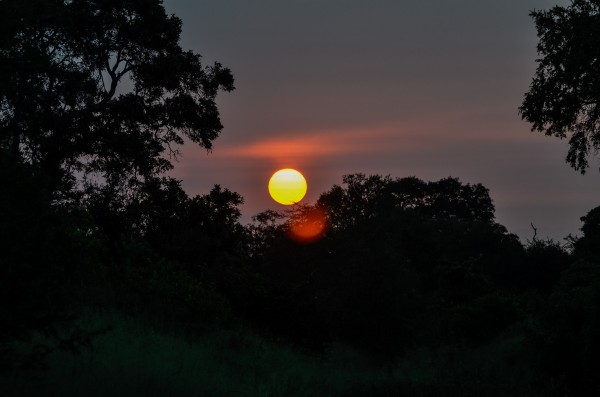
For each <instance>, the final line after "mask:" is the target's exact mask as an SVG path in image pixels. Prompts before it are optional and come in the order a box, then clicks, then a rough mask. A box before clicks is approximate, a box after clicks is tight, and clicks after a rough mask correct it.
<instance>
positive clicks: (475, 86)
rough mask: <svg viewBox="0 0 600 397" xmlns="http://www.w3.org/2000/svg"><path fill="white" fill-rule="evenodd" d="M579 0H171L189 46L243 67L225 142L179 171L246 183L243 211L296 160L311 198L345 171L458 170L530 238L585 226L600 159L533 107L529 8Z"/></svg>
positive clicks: (189, 179) (223, 104)
mask: <svg viewBox="0 0 600 397" xmlns="http://www.w3.org/2000/svg"><path fill="white" fill-rule="evenodd" d="M568 3H569V2H568V0H502V1H497V0H453V1H447V0H422V1H416V0H411V1H407V0H395V1H392V0H379V1H377V0H370V1H368V0H345V1H342V0H320V1H319V0H285V1H284V0H264V1H263V0H254V1H250V0H164V5H165V8H166V10H167V12H168V13H173V14H175V15H177V16H179V17H180V18H181V19H182V21H183V32H182V37H181V45H182V47H183V48H184V49H191V50H193V51H194V52H196V53H199V54H201V55H202V56H203V61H204V63H205V64H207V65H208V64H212V63H213V62H215V61H218V62H220V63H221V64H223V65H224V66H226V67H228V68H230V69H231V70H232V73H233V75H234V77H235V86H236V90H235V91H233V92H231V93H221V94H220V96H219V98H218V105H219V109H220V112H221V121H222V123H223V125H224V128H223V130H222V133H221V136H220V137H219V138H217V140H215V141H214V147H213V150H212V151H211V152H210V153H207V151H206V150H205V149H202V148H199V147H194V146H193V145H192V144H186V145H184V146H183V147H182V152H183V156H182V157H181V158H180V159H179V161H178V162H177V163H175V169H174V170H173V171H172V175H173V176H175V177H176V178H179V179H181V180H182V185H183V187H184V189H185V190H186V191H187V193H188V194H190V195H196V194H205V193H208V191H209V190H210V189H211V188H212V186H213V185H215V184H219V185H221V186H222V187H224V188H228V189H229V190H232V191H235V192H237V193H239V194H241V195H242V196H243V197H244V201H245V203H244V204H243V206H242V207H241V210H242V214H243V215H242V219H241V220H242V222H243V223H247V222H250V220H251V217H252V216H253V215H256V214H257V213H259V212H261V211H264V210H266V209H275V210H281V209H283V206H281V205H279V204H277V203H275V202H274V201H273V200H272V199H271V198H270V197H269V194H268V190H267V184H268V181H269V178H270V176H271V175H272V174H273V173H274V172H275V171H276V170H278V169H280V168H288V167H289V168H295V169H298V170H299V171H301V172H302V173H303V174H304V175H305V177H306V179H307V182H308V193H307V195H306V197H305V199H304V200H303V202H306V203H314V202H315V201H316V200H317V199H318V197H319V195H320V194H321V193H323V192H325V191H327V190H329V189H331V187H332V186H333V185H335V184H338V185H339V184H341V183H342V176H343V175H345V174H351V173H357V172H361V173H364V174H367V175H369V174H381V175H390V176H391V177H394V178H395V177H400V178H402V177H407V176H416V177H418V178H420V179H422V180H425V181H435V180H439V179H441V178H445V177H449V176H451V177H457V178H459V179H460V181H461V182H463V183H471V184H473V183H481V184H483V185H484V186H485V187H487V188H488V189H489V190H490V196H491V197H492V199H493V201H494V205H495V207H496V220H497V222H499V223H501V224H503V225H504V226H506V227H507V229H508V231H509V232H511V233H515V234H517V235H518V236H519V237H520V238H521V240H522V241H524V242H525V241H526V240H527V239H531V238H532V237H533V229H532V227H531V224H533V225H534V226H535V227H536V229H537V237H538V238H546V237H549V238H553V239H556V240H562V239H563V238H564V237H566V236H567V235H568V234H573V235H576V234H579V228H580V227H581V221H580V219H579V218H580V217H581V216H583V215H585V214H586V213H587V212H588V211H589V210H591V209H592V208H594V207H596V206H598V205H600V169H599V166H600V162H599V161H598V160H596V159H594V160H593V161H591V162H590V165H591V167H590V169H589V170H588V172H587V173H586V174H585V175H583V176H582V175H581V174H580V173H579V172H577V171H574V170H573V169H572V168H570V166H569V165H568V164H567V163H566V162H565V157H566V154H567V150H568V143H567V141H566V140H560V139H558V138H552V137H546V136H544V135H543V134H542V133H539V132H531V131H530V126H529V124H527V123H526V122H524V121H522V120H521V117H520V116H519V113H518V107H519V106H520V104H521V102H522V99H523V95H524V93H525V92H526V91H527V90H528V87H529V84H530V82H531V78H532V76H533V74H534V71H535V67H536V64H535V59H536V58H537V53H536V44H537V36H536V31H535V27H534V24H533V20H532V19H531V18H530V17H529V11H530V10H533V9H536V10H539V9H548V8H550V7H552V6H554V5H566V4H568Z"/></svg>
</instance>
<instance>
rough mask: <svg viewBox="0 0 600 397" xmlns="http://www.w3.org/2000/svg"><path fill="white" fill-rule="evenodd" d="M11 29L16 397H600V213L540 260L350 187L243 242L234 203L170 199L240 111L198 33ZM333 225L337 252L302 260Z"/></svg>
mask: <svg viewBox="0 0 600 397" xmlns="http://www.w3.org/2000/svg"><path fill="white" fill-rule="evenodd" d="M575 3H576V4H580V3H581V4H583V3H586V2H577V1H576V2H575ZM590 7H597V5H596V2H590ZM40 10H44V12H42V11H40ZM594 10H596V9H595V8H594ZM558 11H560V10H555V11H554V12H558ZM596 11H597V10H596ZM536 15H537V17H539V18H541V16H546V15H547V14H534V16H536ZM594 15H596V14H594ZM0 18H2V20H1V23H0V27H1V29H2V32H1V35H0V40H1V43H0V44H1V48H0V68H1V70H0V72H1V73H0V75H1V76H2V78H1V79H0V81H1V85H0V106H1V107H0V149H1V150H0V186H1V190H0V302H1V304H0V388H1V389H0V393H1V394H2V395H27V394H39V395H53V394H54V395H87V394H90V393H91V392H92V391H93V393H96V394H97V395H108V394H110V395H121V394H122V395H136V394H142V393H143V394H157V395H297V396H303V395H344V396H352V395H357V396H359V395H360V396H364V395H371V396H377V395H381V396H387V395H414V396H439V395H444V396H476V395H477V396H479V395H482V396H507V395H512V396H565V395H572V396H588V395H595V394H596V392H597V391H598V390H600V378H598V377H597V376H596V375H597V374H596V371H597V368H600V358H599V357H600V342H599V340H598V335H600V207H598V208H595V209H592V210H591V211H589V212H588V214H586V215H585V216H584V217H582V218H581V220H582V223H583V224H582V228H581V232H582V235H581V237H577V238H573V237H570V238H568V239H567V240H566V243H565V244H561V243H559V242H556V241H552V240H544V239H539V238H537V237H533V238H532V239H531V240H529V241H527V242H526V243H525V244H522V243H521V242H520V241H519V240H518V238H517V237H516V236H515V235H513V234H510V233H509V232H508V231H507V230H506V228H505V227H503V226H502V225H500V224H498V223H497V222H496V221H495V217H494V206H493V203H492V200H491V198H490V196H489V193H488V190H487V189H486V188H485V187H483V186H482V185H480V184H475V185H472V184H465V183H461V182H460V181H459V180H458V179H456V178H446V179H442V180H439V181H436V182H424V181H422V180H420V179H418V178H416V177H406V178H391V177H387V176H386V177H384V176H379V175H372V176H366V175H362V174H355V175H347V176H345V177H344V179H343V184H342V185H341V186H333V187H332V188H331V189H330V190H329V191H327V192H325V193H323V194H322V195H321V197H320V198H319V200H318V201H317V202H316V203H315V204H313V205H304V206H297V207H295V208H292V210H290V211H289V212H287V213H278V212H274V211H267V212H264V213H261V214H258V215H257V216H256V217H255V221H254V223H253V224H251V225H241V224H240V222H239V219H240V212H239V209H238V207H239V205H240V204H241V203H242V198H241V197H240V196H239V195H238V194H236V193H234V192H231V191H229V190H228V189H224V188H222V187H220V186H215V187H214V188H213V189H212V190H211V191H210V192H208V193H207V194H205V195H200V196H195V197H189V196H188V195H187V194H186V193H185V192H184V191H183V190H182V188H181V186H180V182H179V181H177V180H174V179H169V178H165V177H163V176H162V174H163V171H164V170H166V169H168V168H169V167H170V162H169V160H168V158H169V157H168V156H169V155H171V156H176V155H177V149H176V147H175V146H174V145H177V144H180V143H182V142H183V136H187V138H188V139H189V140H191V141H193V142H196V143H198V144H200V145H203V146H204V147H206V148H207V149H209V148H210V147H211V142H212V140H213V139H215V138H216V137H217V135H218V133H219V132H220V130H221V124H220V122H219V116H218V112H217V109H216V106H215V103H214V99H215V95H216V94H217V92H218V91H219V90H226V91H228V90H231V89H233V78H232V76H231V73H230V72H229V70H227V69H226V68H223V67H222V66H221V65H219V64H215V65H213V66H210V67H203V66H202V65H201V64H200V58H199V56H197V55H195V54H193V53H191V52H184V51H182V50H181V48H179V46H178V44H177V42H178V39H179V32H180V21H179V19H177V18H176V17H174V16H170V17H169V16H166V15H165V13H164V9H163V8H162V6H161V5H160V3H159V2H158V1H154V0H130V1H120V2H113V1H110V0H97V1H90V0H73V1H68V2H66V1H63V0H55V1H50V0H46V1H41V0H38V1H29V2H21V1H12V0H5V1H3V2H1V3H0ZM539 23H541V22H539ZM148 26H152V29H150V28H149V27H148ZM597 42H598V41H597V40H596V42H595V43H597ZM175 65H176V66H177V67H174V66H175ZM125 81H128V82H129V86H130V87H131V88H130V90H126V89H125V88H121V89H120V90H117V87H118V86H119V85H120V84H122V83H123V82H125ZM594 98H598V95H596V96H595V97H594ZM528 100H531V99H527V100H526V101H525V104H524V106H527V103H528V102H527V101H528ZM536 103H537V102H536ZM524 114H526V113H524ZM540 125H542V124H540ZM578 158H580V157H578ZM576 164H578V166H582V165H583V163H581V162H579V163H576ZM314 213H319V214H324V215H325V217H326V224H327V227H326V230H325V232H324V234H323V235H322V236H321V238H319V239H316V240H315V241H312V242H311V243H310V244H302V243H299V242H297V241H295V240H293V239H291V238H290V237H289V233H288V231H289V229H290V228H292V227H293V226H294V225H295V224H296V223H298V222H307V220H308V221H309V220H310V219H311V214H314ZM149 346H150V347H149ZM142 356H143V357H147V360H146V361H144V360H142V359H141V358H140V357H142ZM66 363H72V364H66ZM67 385H68V387H67ZM115 385H116V386H115ZM93 393H92V394H93ZM115 393H116V394H115Z"/></svg>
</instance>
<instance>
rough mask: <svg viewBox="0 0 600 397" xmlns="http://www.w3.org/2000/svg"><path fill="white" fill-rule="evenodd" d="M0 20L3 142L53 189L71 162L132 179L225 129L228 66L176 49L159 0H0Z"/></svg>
mask: <svg viewBox="0 0 600 397" xmlns="http://www.w3.org/2000/svg"><path fill="white" fill-rule="evenodd" d="M0 27H1V28H0V29H1V32H0V76H2V77H1V83H0V148H1V149H2V150H7V151H10V152H11V153H12V154H13V156H14V157H16V158H19V159H21V161H23V162H25V163H29V164H32V165H34V166H35V167H37V168H39V169H41V170H43V171H44V172H45V173H46V174H48V175H49V177H50V181H51V182H52V185H53V186H52V189H53V190H55V189H58V188H59V187H60V184H61V182H63V181H64V180H65V179H67V180H68V179H69V178H72V175H73V173H74V172H79V173H81V174H82V175H84V176H85V177H89V178H91V180H93V181H94V182H96V183H106V184H113V185H115V186H118V187H131V185H132V184H134V183H135V182H139V181H143V180H144V179H145V178H148V177H151V176H153V175H155V174H157V173H160V172H162V171H164V170H166V169H168V168H170V167H171V165H170V162H169V161H168V160H167V159H166V158H165V154H166V155H171V156H177V154H178V153H179V152H178V149H177V145H179V144H182V143H183V139H184V137H187V138H189V139H190V140H191V141H193V142H195V143H198V144H199V145H201V146H203V147H205V148H207V149H210V148H211V147H212V141H213V140H214V139H215V138H216V137H217V136H218V134H219V132H220V130H221V128H222V125H221V122H220V120H219V113H218V110H217V106H216V104H215V97H216V95H217V93H218V91H219V90H226V91H229V90H232V89H233V77H232V75H231V73H230V71H229V70H228V69H226V68H223V67H222V66H221V65H220V64H219V63H215V64H214V65H213V66H209V67H203V66H202V64H201V62H200V56H199V55H197V54H195V53H193V52H192V51H183V50H182V48H181V47H180V46H179V36H180V33H181V20H180V19H179V18H177V17H176V16H174V15H170V16H169V15H167V14H166V13H165V10H164V7H163V5H162V3H161V1H160V0H126V1H113V0H72V1H71V0H69V1H67V0H31V1H26V2H23V1H20V0H6V1H2V2H1V3H0ZM98 176H99V177H101V178H97V177H98ZM123 180H126V181H127V180H128V181H129V182H128V183H124V182H123Z"/></svg>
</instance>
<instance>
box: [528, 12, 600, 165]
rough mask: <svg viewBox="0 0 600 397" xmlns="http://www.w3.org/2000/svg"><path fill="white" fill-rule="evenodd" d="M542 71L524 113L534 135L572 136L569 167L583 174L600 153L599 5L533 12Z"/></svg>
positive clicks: (532, 85) (537, 73) (533, 85)
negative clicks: (589, 162)
mask: <svg viewBox="0 0 600 397" xmlns="http://www.w3.org/2000/svg"><path fill="white" fill-rule="evenodd" d="M530 15H531V17H532V18H533V19H534V21H535V26H536V29H537V34H538V37H539V43H538V45H537V51H538V54H539V55H540V58H539V59H538V60H537V64H538V65H537V70H536V72H535V75H534V77H533V80H532V82H531V85H530V87H529V91H528V92H527V93H526V94H525V98H524V100H523V104H522V105H521V107H520V108H519V111H520V114H521V116H522V118H523V119H524V120H527V121H528V122H530V123H531V124H532V130H535V131H541V132H544V133H545V134H546V135H549V136H556V137H559V138H565V137H567V136H569V145H570V148H569V151H568V154H567V158H566V160H567V162H568V163H569V164H570V165H571V167H573V168H574V169H575V170H578V171H580V172H581V173H584V172H585V170H586V169H587V168H588V157H589V155H590V152H592V151H594V152H597V151H598V150H600V1H598V0H573V1H572V3H571V5H569V6H567V7H562V6H556V7H553V8H551V9H550V10H548V11H543V10H542V11H532V12H531V14H530Z"/></svg>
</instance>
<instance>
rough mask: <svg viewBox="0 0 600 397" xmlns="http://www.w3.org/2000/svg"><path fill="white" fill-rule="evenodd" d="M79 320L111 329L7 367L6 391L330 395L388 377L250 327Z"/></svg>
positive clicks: (351, 355)
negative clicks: (36, 361)
mask: <svg viewBox="0 0 600 397" xmlns="http://www.w3.org/2000/svg"><path fill="white" fill-rule="evenodd" d="M78 325H79V326H80V327H81V328H83V329H90V330H93V329H97V328H103V327H111V331H109V332H107V333H105V334H102V335H100V336H97V337H96V338H95V339H94V343H93V348H89V349H84V350H83V351H81V352H80V353H79V354H73V353H69V352H61V351H55V352H53V353H52V354H50V356H49V360H48V368H47V369H46V370H44V371H39V370H38V371H23V370H21V371H13V372H11V373H7V374H4V375H3V376H2V377H1V378H0V394H1V395H3V396H7V397H8V396H29V395H31V396H35V395H44V396H61V397H62V396H82V395H85V396H145V397H150V396H165V395H169V396H327V395H344V394H345V393H346V392H349V391H350V390H352V389H353V388H355V387H356V386H357V385H362V386H365V385H373V386H375V385H378V384H382V383H384V382H385V381H386V377H388V375H386V374H385V372H384V371H380V370H378V369H377V368H375V367H373V366H372V365H371V363H369V362H368V360H366V358H365V357H364V356H362V355H360V354H358V353H357V352H354V351H352V350H350V349H347V348H342V347H334V348H333V349H332V352H331V354H330V355H329V356H328V358H326V359H319V358H317V357H314V356H310V355H306V354H302V353H299V352H297V351H294V350H293V349H291V348H289V347H286V346H279V345H276V344H274V343H271V342H269V341H267V340H266V339H264V338H261V337H259V336H257V335H255V334H253V333H251V332H244V331H212V332H209V333H207V334H205V335H203V336H202V337H200V338H198V339H196V340H194V341H191V342H190V341H186V340H184V339H181V338H177V337H174V336H170V335H164V334H161V333H159V332H157V331H155V330H152V329H149V328H147V327H144V326H142V325H141V324H139V323H138V322H136V321H134V320H131V319H128V318H124V317H122V316H119V315H102V316H93V317H89V318H86V319H83V320H80V321H79V324H78ZM41 340H42V339H41V338H38V342H39V341H41Z"/></svg>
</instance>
